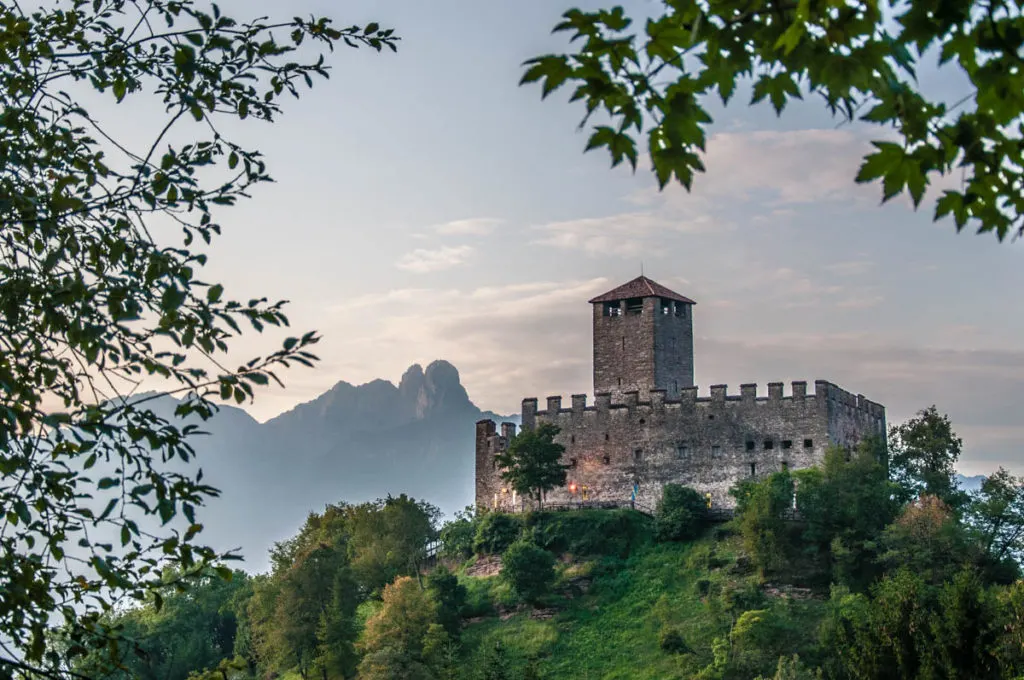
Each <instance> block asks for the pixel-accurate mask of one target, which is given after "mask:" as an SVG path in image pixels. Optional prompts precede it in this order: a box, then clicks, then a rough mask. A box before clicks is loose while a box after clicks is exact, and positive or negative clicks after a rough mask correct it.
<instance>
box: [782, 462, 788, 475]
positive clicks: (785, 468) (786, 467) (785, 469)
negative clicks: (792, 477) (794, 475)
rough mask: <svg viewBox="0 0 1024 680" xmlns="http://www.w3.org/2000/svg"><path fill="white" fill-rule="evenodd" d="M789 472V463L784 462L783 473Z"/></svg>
mask: <svg viewBox="0 0 1024 680" xmlns="http://www.w3.org/2000/svg"><path fill="white" fill-rule="evenodd" d="M788 470H789V463H788V462H786V461H782V471H783V472H787V471H788Z"/></svg>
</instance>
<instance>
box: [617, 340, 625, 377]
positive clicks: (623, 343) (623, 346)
mask: <svg viewBox="0 0 1024 680" xmlns="http://www.w3.org/2000/svg"><path fill="white" fill-rule="evenodd" d="M622 349H626V336H625V335H623V336H622ZM619 382H622V378H619Z"/></svg>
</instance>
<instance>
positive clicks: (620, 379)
mask: <svg viewBox="0 0 1024 680" xmlns="http://www.w3.org/2000/svg"><path fill="white" fill-rule="evenodd" d="M619 387H622V378H619Z"/></svg>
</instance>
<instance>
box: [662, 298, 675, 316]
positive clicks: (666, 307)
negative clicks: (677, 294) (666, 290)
mask: <svg viewBox="0 0 1024 680" xmlns="http://www.w3.org/2000/svg"><path fill="white" fill-rule="evenodd" d="M661 313H662V314H664V315H665V316H668V315H669V314H671V313H672V301H671V300H667V299H665V298H661Z"/></svg>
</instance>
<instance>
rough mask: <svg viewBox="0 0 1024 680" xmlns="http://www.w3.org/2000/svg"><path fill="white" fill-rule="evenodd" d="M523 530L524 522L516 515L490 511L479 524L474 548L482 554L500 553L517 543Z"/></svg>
mask: <svg viewBox="0 0 1024 680" xmlns="http://www.w3.org/2000/svg"><path fill="white" fill-rule="evenodd" d="M522 531H523V523H522V522H521V521H520V519H519V518H518V517H517V516H515V515H509V514H507V513H504V512H488V513H486V514H485V515H484V516H483V518H482V519H481V520H480V523H479V524H478V525H477V529H476V537H475V538H474V539H473V549H474V550H475V551H476V552H477V553H478V554H481V555H500V554H501V553H503V552H505V551H506V550H508V547H509V546H510V545H512V544H513V543H515V541H516V539H517V538H519V535H520V534H521V533H522Z"/></svg>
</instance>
